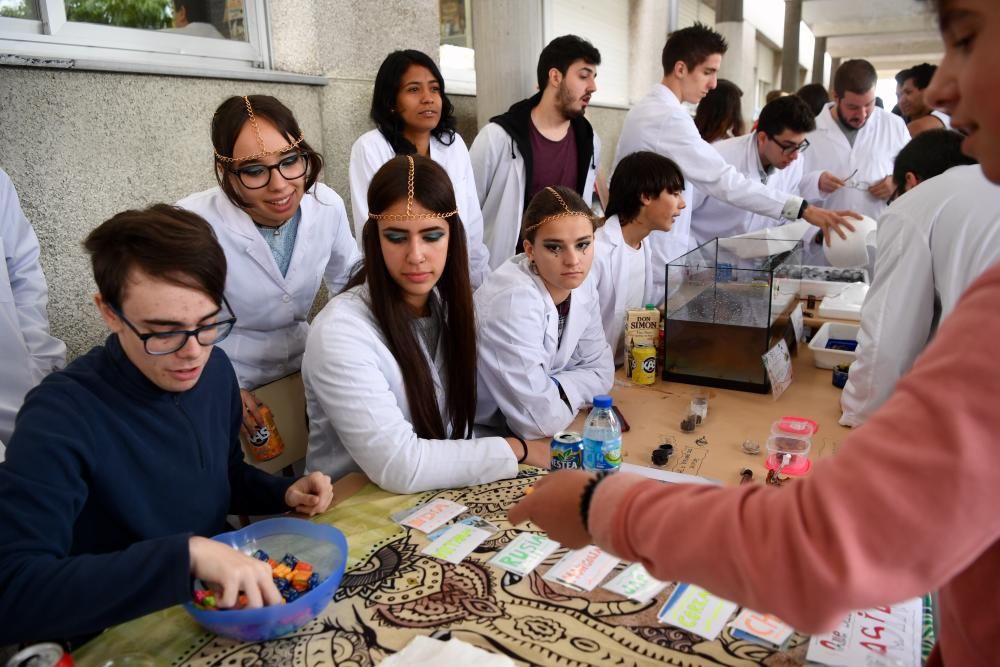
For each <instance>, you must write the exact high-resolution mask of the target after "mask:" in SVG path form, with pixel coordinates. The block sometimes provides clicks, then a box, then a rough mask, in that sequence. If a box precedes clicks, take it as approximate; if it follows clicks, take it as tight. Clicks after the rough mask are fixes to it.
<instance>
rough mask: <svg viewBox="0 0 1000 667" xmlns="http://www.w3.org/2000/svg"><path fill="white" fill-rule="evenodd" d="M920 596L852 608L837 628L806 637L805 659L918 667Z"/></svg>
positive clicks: (869, 666) (837, 663) (848, 666)
mask: <svg viewBox="0 0 1000 667" xmlns="http://www.w3.org/2000/svg"><path fill="white" fill-rule="evenodd" d="M922 611H923V600H921V599H920V598H914V599H913V600H907V601H906V602H901V603H899V604H894V605H886V606H884V607H876V608H875V609H869V610H867V611H855V612H852V613H851V614H850V615H849V616H848V617H847V618H845V619H844V620H843V622H841V624H840V625H839V626H838V627H837V629H835V630H833V631H832V632H827V633H825V634H822V635H813V637H812V639H810V640H809V652H808V653H807V654H806V659H807V660H809V661H810V662H818V663H821V664H823V665H834V666H840V665H843V666H845V667H851V666H852V665H865V667H890V666H891V667H911V666H912V667H919V665H920V638H921V632H922V630H923V625H922V621H921V613H922Z"/></svg>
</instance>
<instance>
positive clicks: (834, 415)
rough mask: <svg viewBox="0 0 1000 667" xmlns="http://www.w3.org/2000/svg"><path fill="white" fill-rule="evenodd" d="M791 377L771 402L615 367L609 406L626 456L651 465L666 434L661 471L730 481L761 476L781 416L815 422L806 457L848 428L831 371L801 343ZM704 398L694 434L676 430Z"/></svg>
mask: <svg viewBox="0 0 1000 667" xmlns="http://www.w3.org/2000/svg"><path fill="white" fill-rule="evenodd" d="M792 373H793V380H792V384H791V386H789V388H788V390H787V391H786V392H785V393H784V394H782V395H781V397H779V398H778V399H777V400H775V399H774V398H773V397H772V396H771V395H770V394H753V393H749V392H743V391H735V390H731V389H715V388H712V387H699V386H695V385H689V384H681V383H677V382H663V381H657V382H656V384H653V385H650V386H648V387H647V386H640V385H636V384H634V383H633V382H632V381H631V380H629V379H626V378H625V377H624V373H623V372H622V371H619V372H618V374H617V375H616V377H615V387H614V389H613V391H612V395H613V396H614V399H615V404H616V405H617V406H618V407H619V409H620V410H621V411H622V413H623V414H624V416H625V419H626V420H628V422H629V423H630V424H631V426H632V429H631V430H630V431H628V432H627V433H625V434H623V436H622V446H623V449H624V450H625V451H624V455H623V456H624V461H625V462H627V463H634V464H636V465H643V466H652V462H651V460H650V459H651V454H652V451H653V450H654V449H656V447H657V446H659V445H660V443H661V442H663V441H664V440H665V439H670V441H671V442H672V444H673V445H674V455H673V456H672V457H671V458H670V461H669V462H668V464H667V465H666V466H664V468H663V469H665V470H671V471H673V472H681V473H687V474H692V475H701V476H703V477H708V478H711V479H715V480H718V481H721V482H722V483H724V484H728V485H735V484H737V483H739V481H740V470H742V469H743V468H750V469H751V470H753V472H754V479H756V480H760V479H763V476H764V475H765V474H766V472H767V471H766V469H765V468H764V458H765V447H764V445H765V442H766V441H767V436H768V435H769V434H770V432H771V422H773V421H775V420H776V419H779V418H781V417H783V416H797V417H807V418H809V419H812V420H813V421H815V422H816V423H817V424H819V427H820V428H819V431H818V432H817V433H816V434H815V435H814V436H813V438H812V443H813V445H812V452H811V454H810V456H811V457H812V458H814V459H815V458H820V457H824V456H829V455H830V454H833V453H834V452H836V451H837V448H838V446H839V444H840V440H841V439H842V438H843V437H844V436H845V435H847V433H849V429H847V428H846V427H842V426H840V425H839V424H838V420H839V419H840V389H837V388H836V387H834V386H833V384H832V382H831V379H832V377H831V371H829V370H823V369H819V368H816V367H815V366H814V365H813V353H812V350H810V349H809V347H808V346H807V345H805V344H804V343H800V344H799V345H798V353H797V354H796V356H794V357H793V361H792ZM698 394H701V395H706V396H708V418H707V419H706V420H705V421H704V422H703V423H702V424H701V425H700V426H698V427H697V428H696V429H695V431H694V432H693V433H684V432H682V431H681V429H680V422H681V420H682V419H683V418H684V417H685V416H687V412H688V405H689V403H690V401H691V399H692V398H693V397H694V396H695V395H698ZM585 419H586V414H580V415H579V416H578V417H577V419H576V421H574V422H573V426H572V427H571V428H572V430H575V431H577V432H581V431H582V430H583V422H584V420H585ZM746 439H751V440H754V441H755V442H757V443H758V444H759V445H760V449H761V453H760V454H758V455H756V456H750V455H747V454H745V453H744V452H743V450H742V448H741V445H742V444H743V441H744V440H746Z"/></svg>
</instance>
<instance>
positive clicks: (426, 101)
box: [349, 49, 490, 288]
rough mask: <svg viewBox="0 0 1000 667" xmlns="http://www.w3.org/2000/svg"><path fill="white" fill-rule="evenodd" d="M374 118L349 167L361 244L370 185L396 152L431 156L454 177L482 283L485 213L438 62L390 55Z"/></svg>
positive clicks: (473, 273) (474, 274) (474, 273)
mask: <svg viewBox="0 0 1000 667" xmlns="http://www.w3.org/2000/svg"><path fill="white" fill-rule="evenodd" d="M370 116H371V119H372V122H374V123H375V129H374V130H370V131H368V132H365V133H364V134H362V135H361V136H360V137H359V138H358V140H357V141H355V142H354V145H353V146H352V147H351V163H350V167H349V176H350V181H351V208H352V209H353V210H354V235H355V238H356V239H357V241H358V245H363V244H362V243H361V236H362V232H363V230H364V226H365V224H367V220H368V203H367V202H368V184H369V183H371V180H372V176H374V174H375V172H376V171H378V170H379V167H381V166H382V165H383V164H385V163H386V162H388V161H389V160H390V159H391V158H392V157H393V156H396V155H422V156H424V157H429V158H431V159H432V160H434V161H435V162H437V163H438V164H439V165H441V166H442V167H444V170H445V171H446V172H448V176H449V178H451V184H452V187H453V188H454V190H455V199H456V200H457V201H458V212H459V216H460V217H461V219H462V224H464V225H465V236H466V239H467V240H468V248H469V275H470V277H471V278H472V287H473V288H475V287H477V286H478V285H480V284H481V283H482V282H483V278H484V277H485V275H486V274H487V273H488V272H489V270H490V267H489V261H490V256H489V251H488V250H487V249H486V246H485V245H484V244H483V214H482V211H481V210H480V208H479V198H478V197H477V196H476V179H475V176H474V175H473V173H472V162H471V161H470V160H469V149H468V148H466V146H465V142H464V141H462V137H461V136H460V135H459V134H458V132H456V131H455V126H456V123H457V121H456V120H455V107H454V106H453V105H452V103H451V100H449V99H448V96H447V95H446V94H445V92H444V77H442V76H441V71H440V70H439V69H438V66H437V65H436V64H435V63H434V61H433V60H431V58H430V57H429V56H428V55H427V54H426V53H422V52H420V51H414V50H412V49H408V50H406V51H393V52H392V53H390V54H389V55H388V56H386V58H385V60H383V61H382V65H381V66H380V67H379V70H378V74H376V75H375V89H374V90H373V91H372V107H371V112H370ZM362 249H363V248H362Z"/></svg>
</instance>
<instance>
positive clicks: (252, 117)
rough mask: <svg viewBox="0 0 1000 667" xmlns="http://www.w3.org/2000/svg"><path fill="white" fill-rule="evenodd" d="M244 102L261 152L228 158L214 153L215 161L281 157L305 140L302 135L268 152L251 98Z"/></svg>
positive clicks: (216, 152)
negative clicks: (268, 156) (267, 156)
mask: <svg viewBox="0 0 1000 667" xmlns="http://www.w3.org/2000/svg"><path fill="white" fill-rule="evenodd" d="M243 101H244V102H246V105H247V116H249V117H250V125H252V126H253V131H254V133H255V134H256V135H257V148H259V149H260V151H259V152H257V153H254V154H253V155H247V156H245V157H226V156H225V155H219V152H218V151H214V152H215V159H216V160H218V161H219V162H245V161H247V160H258V159H260V158H262V157H264V156H265V155H280V154H281V153H287V152H288V151H290V150H292V149H293V148H295V147H296V146H298V145H299V144H301V143H302V140H303V139H305V134H300V135H299V138H298V139H296V140H295V141H293V142H292V143H290V144H286V145H284V146H281V147H280V148H275V149H272V150H268V149H267V147H265V146H264V138H263V137H261V136H260V127H259V126H258V125H257V116H255V115H254V113H253V107H252V106H251V105H250V98H249V97H248V96H246V95H244V96H243Z"/></svg>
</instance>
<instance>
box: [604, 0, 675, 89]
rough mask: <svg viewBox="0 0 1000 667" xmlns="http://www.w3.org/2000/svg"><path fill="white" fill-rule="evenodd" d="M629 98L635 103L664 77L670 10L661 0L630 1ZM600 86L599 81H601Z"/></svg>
mask: <svg viewBox="0 0 1000 667" xmlns="http://www.w3.org/2000/svg"><path fill="white" fill-rule="evenodd" d="M628 9H629V15H628V26H629V34H630V35H631V36H632V39H631V40H629V47H628V57H629V72H628V99H629V104H634V103H636V102H637V101H639V100H640V99H642V98H643V97H645V96H646V94H647V93H648V92H649V90H650V88H652V86H653V84H655V83H656V82H657V81H659V80H660V79H662V78H663V63H662V54H663V45H664V44H666V43H667V30H668V26H669V24H670V7H669V6H668V5H667V4H665V3H664V2H662V0H629V7H628ZM598 85H600V78H598Z"/></svg>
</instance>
